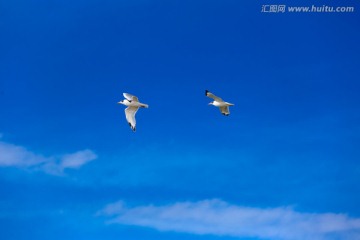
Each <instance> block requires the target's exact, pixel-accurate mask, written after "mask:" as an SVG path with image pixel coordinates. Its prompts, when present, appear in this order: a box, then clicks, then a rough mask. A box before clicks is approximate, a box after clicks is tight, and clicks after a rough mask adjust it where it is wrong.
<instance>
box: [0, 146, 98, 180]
mask: <svg viewBox="0 0 360 240" xmlns="http://www.w3.org/2000/svg"><path fill="white" fill-rule="evenodd" d="M96 158H97V155H96V154H95V153H94V152H93V151H91V150H88V149H86V150H82V151H78V152H75V153H71V154H66V155H63V156H48V157H45V156H43V155H40V154H36V153H33V152H31V151H29V150H27V149H26V148H24V147H22V146H18V145H14V144H10V143H6V142H3V141H0V167H19V168H28V169H34V170H42V171H45V172H46V173H49V174H53V175H62V174H63V172H64V170H65V169H68V168H72V169H77V168H80V167H81V166H83V165H84V164H86V163H88V162H90V161H92V160H94V159H96Z"/></svg>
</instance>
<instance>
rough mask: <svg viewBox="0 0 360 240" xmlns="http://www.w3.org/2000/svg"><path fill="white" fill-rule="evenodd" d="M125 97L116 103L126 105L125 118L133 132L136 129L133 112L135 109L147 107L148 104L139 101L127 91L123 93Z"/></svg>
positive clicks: (134, 112)
mask: <svg viewBox="0 0 360 240" xmlns="http://www.w3.org/2000/svg"><path fill="white" fill-rule="evenodd" d="M123 95H124V97H125V99H124V100H122V101H120V102H118V104H123V105H125V106H127V108H126V109H125V116H126V120H127V122H128V123H129V125H130V128H131V129H132V130H133V131H134V132H135V131H136V120H135V114H136V112H137V110H138V109H139V108H140V107H141V108H148V107H149V105H147V104H144V103H141V102H139V99H138V98H137V97H136V96H134V95H131V94H129V93H123Z"/></svg>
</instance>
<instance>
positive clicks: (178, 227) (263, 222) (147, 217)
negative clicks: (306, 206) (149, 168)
mask: <svg viewBox="0 0 360 240" xmlns="http://www.w3.org/2000/svg"><path fill="white" fill-rule="evenodd" d="M98 214H99V215H102V216H106V217H109V218H110V220H109V221H108V222H109V223H118V224H127V225H136V226H143V227H150V228H155V229H157V230H160V231H178V232H187V233H192V234H213V235H224V236H233V237H257V238H263V239H272V240H303V239H312V240H324V239H348V240H350V239H360V219H358V218H350V217H348V216H347V215H345V214H334V213H301V212H296V211H294V210H293V209H292V208H290V207H278V208H252V207H244V206H237V205H231V204H228V203H226V202H224V201H221V200H216V199H213V200H205V201H199V202H179V203H175V204H172V205H166V206H154V205H149V206H138V207H126V206H125V204H124V203H123V202H121V201H120V202H116V203H113V204H109V205H107V206H106V207H105V208H104V209H103V210H101V211H99V212H98Z"/></svg>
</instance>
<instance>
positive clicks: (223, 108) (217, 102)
mask: <svg viewBox="0 0 360 240" xmlns="http://www.w3.org/2000/svg"><path fill="white" fill-rule="evenodd" d="M205 95H206V96H207V97H209V98H212V99H214V101H212V102H211V103H209V105H214V106H215V107H218V108H219V109H220V112H221V113H222V114H223V115H225V116H229V115H230V110H229V106H234V104H232V103H228V102H225V101H224V100H222V99H221V98H219V97H217V96H215V95H214V94H212V93H211V92H209V91H208V90H205Z"/></svg>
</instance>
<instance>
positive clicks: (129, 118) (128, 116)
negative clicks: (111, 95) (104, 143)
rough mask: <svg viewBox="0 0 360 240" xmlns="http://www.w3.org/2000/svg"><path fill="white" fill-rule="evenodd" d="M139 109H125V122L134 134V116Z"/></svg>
mask: <svg viewBox="0 0 360 240" xmlns="http://www.w3.org/2000/svg"><path fill="white" fill-rule="evenodd" d="M138 109H139V108H138V107H127V108H126V109H125V116H126V120H127V122H128V123H129V125H130V127H131V129H132V130H133V131H134V132H135V131H136V119H135V114H136V112H137V110H138Z"/></svg>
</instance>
